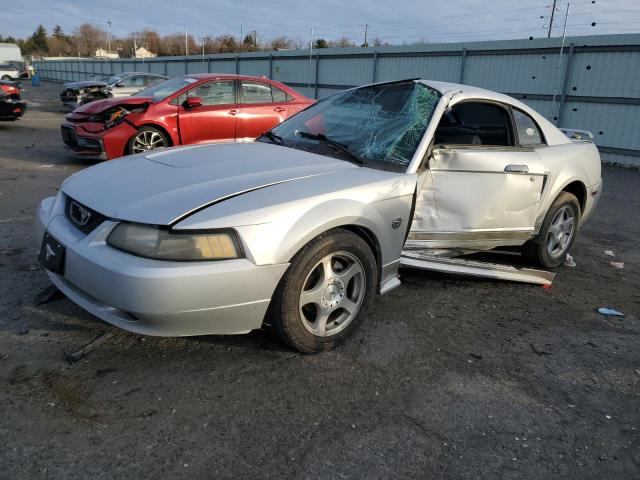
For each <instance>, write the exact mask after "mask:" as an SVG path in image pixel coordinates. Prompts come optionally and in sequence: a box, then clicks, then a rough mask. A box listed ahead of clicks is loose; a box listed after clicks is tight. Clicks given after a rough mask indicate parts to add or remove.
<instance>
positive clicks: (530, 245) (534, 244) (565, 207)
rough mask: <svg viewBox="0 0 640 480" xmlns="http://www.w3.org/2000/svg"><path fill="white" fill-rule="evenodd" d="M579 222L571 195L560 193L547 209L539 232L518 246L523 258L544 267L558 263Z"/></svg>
mask: <svg viewBox="0 0 640 480" xmlns="http://www.w3.org/2000/svg"><path fill="white" fill-rule="evenodd" d="M579 225H580V203H579V202H578V199H577V198H576V196H575V195H573V194H572V193H569V192H561V193H560V195H558V198H556V199H555V200H554V202H553V203H552V204H551V207H550V208H549V211H548V212H547V215H546V217H545V218H544V221H543V222H542V226H541V227H540V232H539V233H538V235H537V236H535V237H534V238H532V239H531V240H529V241H528V242H527V243H525V244H524V245H523V247H522V253H523V255H524V257H525V258H526V259H528V260H529V261H531V262H533V263H534V264H536V265H539V266H541V267H545V268H554V267H557V266H559V265H562V264H563V263H564V261H565V259H566V258H567V253H569V250H571V247H572V246H573V242H574V241H575V239H576V235H577V233H578V227H579Z"/></svg>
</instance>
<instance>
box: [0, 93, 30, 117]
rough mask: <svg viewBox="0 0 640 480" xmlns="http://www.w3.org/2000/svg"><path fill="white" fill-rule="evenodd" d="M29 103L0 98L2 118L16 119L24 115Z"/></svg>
mask: <svg viewBox="0 0 640 480" xmlns="http://www.w3.org/2000/svg"><path fill="white" fill-rule="evenodd" d="M26 110H27V103H26V102H23V101H22V100H14V99H12V98H5V99H2V100H0V120H15V119H16V118H20V117H21V116H22V115H24V112H25V111H26Z"/></svg>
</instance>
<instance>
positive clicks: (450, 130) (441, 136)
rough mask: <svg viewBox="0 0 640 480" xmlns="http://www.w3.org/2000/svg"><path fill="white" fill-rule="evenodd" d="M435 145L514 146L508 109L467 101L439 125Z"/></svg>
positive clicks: (453, 109) (454, 108)
mask: <svg viewBox="0 0 640 480" xmlns="http://www.w3.org/2000/svg"><path fill="white" fill-rule="evenodd" d="M434 144H435V145H438V146H440V145H490V146H510V145H514V138H513V134H512V132H511V122H510V119H509V115H508V112H507V110H506V109H504V108H502V107H500V106H498V105H494V104H491V103H480V102H463V103H459V104H457V105H454V106H453V107H452V108H450V109H449V110H447V111H446V112H445V113H444V115H443V116H442V118H441V119H440V123H439V124H438V128H437V129H436V133H435V140H434Z"/></svg>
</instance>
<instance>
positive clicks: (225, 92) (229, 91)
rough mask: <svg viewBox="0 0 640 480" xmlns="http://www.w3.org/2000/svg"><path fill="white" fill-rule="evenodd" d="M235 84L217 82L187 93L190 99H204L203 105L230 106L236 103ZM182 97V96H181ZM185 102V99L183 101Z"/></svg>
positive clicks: (228, 81)
mask: <svg viewBox="0 0 640 480" xmlns="http://www.w3.org/2000/svg"><path fill="white" fill-rule="evenodd" d="M234 85H235V82H234V81H233V80H217V81H215V82H209V83H203V84H202V85H198V86H197V87H195V88H192V89H191V90H189V91H188V92H187V96H188V97H200V98H202V104H203V105H229V104H234V103H236V93H235V86H234ZM180 97H182V95H180ZM182 101H183V102H184V99H183V100H182ZM180 103H182V102H180Z"/></svg>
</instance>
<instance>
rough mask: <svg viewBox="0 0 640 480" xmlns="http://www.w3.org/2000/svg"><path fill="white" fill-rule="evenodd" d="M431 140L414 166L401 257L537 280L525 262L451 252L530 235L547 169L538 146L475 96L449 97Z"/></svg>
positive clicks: (420, 264)
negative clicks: (420, 165) (520, 265)
mask: <svg viewBox="0 0 640 480" xmlns="http://www.w3.org/2000/svg"><path fill="white" fill-rule="evenodd" d="M433 143H434V145H435V148H432V150H431V152H430V154H429V156H428V161H427V163H426V165H425V166H426V168H425V169H423V170H421V171H420V172H419V178H418V191H417V198H416V206H415V213H414V216H413V221H412V224H411V228H410V231H409V235H408V237H407V241H406V242H405V245H404V250H403V257H402V260H401V263H402V264H403V265H405V266H411V267H416V268H424V269H429V270H437V271H449V272H453V273H460V274H467V275H476V276H485V277H491V278H503V279H510V280H517V281H533V282H534V283H539V280H537V279H538V278H539V277H540V276H539V275H536V274H532V271H530V270H526V271H524V273H523V270H522V269H517V268H515V267H510V266H507V265H501V266H498V265H496V264H488V263H487V264H485V263H484V262H478V261H473V262H470V261H468V260H462V259H453V258H452V257H456V256H460V255H464V254H466V253H471V252H477V251H484V250H491V249H494V248H496V247H508V246H519V245H522V244H523V243H525V242H526V241H527V240H528V239H529V238H531V237H532V236H533V235H534V231H535V225H536V219H537V218H538V213H539V210H540V205H541V201H542V196H543V190H544V186H545V178H546V173H545V168H544V166H543V162H542V161H541V158H540V155H539V154H538V152H537V151H536V149H535V148H534V147H533V146H520V145H519V144H518V140H517V133H516V130H515V128H514V125H513V123H512V117H511V115H510V113H509V110H508V109H506V108H503V106H501V105H499V104H495V103H482V102H477V101H464V102H462V103H461V104H459V105H454V106H453V107H451V108H449V109H447V110H445V112H444V113H443V115H442V118H441V119H440V121H439V124H438V127H437V129H436V130H435V134H434V139H433ZM542 277H543V279H544V281H545V282H548V281H550V279H549V278H547V276H545V275H542ZM523 279H524V280H523Z"/></svg>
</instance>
